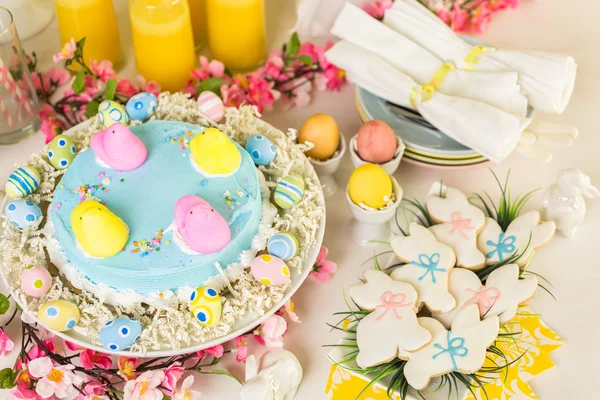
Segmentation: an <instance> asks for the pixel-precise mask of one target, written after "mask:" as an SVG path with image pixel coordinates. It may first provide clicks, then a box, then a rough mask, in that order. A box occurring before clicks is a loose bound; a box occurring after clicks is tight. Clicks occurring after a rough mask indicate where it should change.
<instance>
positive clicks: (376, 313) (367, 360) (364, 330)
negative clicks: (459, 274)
mask: <svg viewBox="0 0 600 400" xmlns="http://www.w3.org/2000/svg"><path fill="white" fill-rule="evenodd" d="M364 277H365V280H366V283H364V284H361V285H354V286H350V289H349V293H350V297H352V300H353V301H354V302H355V303H356V304H357V305H358V306H359V307H360V308H361V309H362V310H366V311H372V312H371V313H370V314H369V315H367V316H366V317H364V318H363V319H362V320H361V321H360V323H359V324H358V328H357V331H356V341H357V344H358V349H359V351H360V352H359V353H358V356H357V358H356V362H357V364H358V365H359V366H360V367H361V368H367V367H372V366H374V365H378V364H382V363H384V362H388V361H391V360H393V359H394V358H396V356H397V354H398V351H402V350H407V351H414V350H417V349H420V348H421V347H423V346H425V345H426V344H427V343H429V341H430V340H431V334H430V333H429V331H428V330H427V329H425V328H422V327H421V326H420V325H419V323H418V322H417V314H416V308H415V302H416V300H417V292H416V291H415V289H414V288H413V287H412V286H411V285H410V284H408V283H405V282H396V281H394V280H393V279H392V278H390V277H389V276H387V275H386V274H385V273H383V272H381V271H376V270H369V271H366V272H365V275H364Z"/></svg>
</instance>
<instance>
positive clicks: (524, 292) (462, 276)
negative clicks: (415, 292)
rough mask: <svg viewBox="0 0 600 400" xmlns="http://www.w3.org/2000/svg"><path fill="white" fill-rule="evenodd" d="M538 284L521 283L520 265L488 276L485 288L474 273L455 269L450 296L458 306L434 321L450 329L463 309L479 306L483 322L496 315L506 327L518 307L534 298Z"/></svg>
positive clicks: (527, 280) (532, 278)
mask: <svg viewBox="0 0 600 400" xmlns="http://www.w3.org/2000/svg"><path fill="white" fill-rule="evenodd" d="M537 284H538V280H537V278H536V277H535V276H527V277H526V278H525V279H519V266H518V265H517V264H508V265H504V266H502V267H500V268H498V269H496V270H495V271H493V272H492V273H491V274H490V275H489V276H488V278H487V280H486V282H485V285H483V284H482V283H481V281H480V280H479V278H478V277H477V275H475V273H474V272H472V271H469V270H468V269H464V268H454V269H453V270H452V272H450V294H452V296H454V298H455V299H456V302H457V303H458V306H457V307H456V308H455V309H454V310H452V311H450V312H448V313H444V314H436V315H434V318H435V319H437V320H438V321H440V322H441V323H442V324H444V326H445V327H446V328H449V327H450V326H451V325H452V321H453V320H454V318H455V316H456V314H457V313H458V312H459V311H460V310H461V309H462V308H464V307H465V306H468V305H469V304H477V305H478V307H479V315H480V316H481V317H482V318H489V317H492V316H494V315H497V316H498V318H499V319H500V323H505V322H508V321H510V320H511V319H513V317H514V316H515V314H516V313H517V308H518V307H519V304H521V303H523V302H525V301H527V300H529V299H530V298H532V297H533V295H534V294H535V291H536V289H537Z"/></svg>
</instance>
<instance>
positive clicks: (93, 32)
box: [54, 0, 122, 68]
mask: <svg viewBox="0 0 600 400" xmlns="http://www.w3.org/2000/svg"><path fill="white" fill-rule="evenodd" d="M54 5H55V7H56V17H57V19H58V27H59V30H60V39H61V41H62V43H63V44H65V43H66V42H68V41H69V40H71V38H75V41H79V40H80V39H81V38H83V37H85V38H86V40H85V47H84V52H83V55H84V57H85V61H86V62H87V63H89V61H90V59H94V60H109V61H111V62H112V63H113V66H114V67H115V68H118V67H120V65H121V62H122V53H121V40H120V38H119V28H118V26H117V18H116V16H115V10H114V8H113V2H112V0H54Z"/></svg>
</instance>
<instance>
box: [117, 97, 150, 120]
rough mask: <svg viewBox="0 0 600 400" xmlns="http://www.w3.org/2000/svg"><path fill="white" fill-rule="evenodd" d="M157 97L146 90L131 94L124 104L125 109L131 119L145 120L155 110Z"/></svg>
mask: <svg viewBox="0 0 600 400" xmlns="http://www.w3.org/2000/svg"><path fill="white" fill-rule="evenodd" d="M156 106H158V99H157V98H156V96H155V95H153V94H152V93H148V92H142V93H138V94H136V95H134V96H132V97H131V98H130V99H129V101H127V104H126V105H125V111H127V115H128V116H129V118H131V119H135V120H138V121H146V120H148V118H150V117H151V116H152V115H153V114H154V112H155V111H156Z"/></svg>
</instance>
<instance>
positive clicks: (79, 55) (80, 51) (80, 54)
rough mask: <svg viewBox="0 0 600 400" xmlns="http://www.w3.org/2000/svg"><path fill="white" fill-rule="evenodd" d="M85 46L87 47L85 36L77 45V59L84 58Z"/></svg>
mask: <svg viewBox="0 0 600 400" xmlns="http://www.w3.org/2000/svg"><path fill="white" fill-rule="evenodd" d="M83 46H85V36H84V37H82V38H81V39H80V40H79V41H78V42H77V43H76V48H75V54H74V57H75V58H82V57H83Z"/></svg>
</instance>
